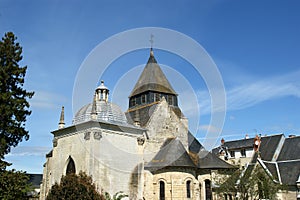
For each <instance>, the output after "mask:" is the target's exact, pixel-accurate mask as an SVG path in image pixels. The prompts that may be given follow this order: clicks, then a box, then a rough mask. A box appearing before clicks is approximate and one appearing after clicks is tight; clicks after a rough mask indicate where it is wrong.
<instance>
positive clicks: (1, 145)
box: [0, 32, 34, 200]
mask: <svg viewBox="0 0 300 200" xmlns="http://www.w3.org/2000/svg"><path fill="white" fill-rule="evenodd" d="M16 39H17V38H16V37H15V35H14V34H13V33H12V32H8V33H6V34H5V36H4V37H3V38H2V40H1V41H0V199H5V200H10V199H27V194H28V192H30V191H31V190H32V189H31V187H30V184H28V179H29V178H28V176H27V175H26V174H25V172H21V171H16V170H14V169H13V170H6V167H7V166H9V165H10V164H9V163H7V162H5V161H4V156H5V154H7V153H9V152H10V149H11V147H15V146H17V145H18V144H19V142H21V141H22V139H23V138H25V140H28V139H29V134H28V131H26V130H25V122H26V117H27V116H28V115H30V113H31V111H29V110H28V109H29V103H28V101H27V100H28V99H30V98H31V97H32V96H33V94H34V93H33V92H27V91H26V90H25V89H23V85H24V78H25V74H26V69H27V67H26V66H24V67H20V66H19V64H18V63H19V62H20V61H21V60H22V47H21V46H20V45H19V43H17V42H16Z"/></svg>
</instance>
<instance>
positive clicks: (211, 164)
mask: <svg viewBox="0 0 300 200" xmlns="http://www.w3.org/2000/svg"><path fill="white" fill-rule="evenodd" d="M198 155H199V161H198V168H200V169H233V168H236V167H235V166H233V165H231V164H229V163H227V162H226V161H224V160H222V159H220V158H219V157H218V156H216V155H215V154H213V153H211V152H209V151H206V150H204V149H202V150H201V151H200V152H199V153H198Z"/></svg>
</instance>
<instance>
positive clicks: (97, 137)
mask: <svg viewBox="0 0 300 200" xmlns="http://www.w3.org/2000/svg"><path fill="white" fill-rule="evenodd" d="M101 138H102V133H101V132H100V131H96V132H94V139H95V140H100V139H101Z"/></svg>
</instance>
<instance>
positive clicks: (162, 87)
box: [129, 48, 177, 97]
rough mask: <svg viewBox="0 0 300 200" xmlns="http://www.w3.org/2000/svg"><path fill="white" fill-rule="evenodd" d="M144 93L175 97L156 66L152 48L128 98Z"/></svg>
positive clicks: (166, 80) (174, 93)
mask: <svg viewBox="0 0 300 200" xmlns="http://www.w3.org/2000/svg"><path fill="white" fill-rule="evenodd" d="M146 91H154V92H159V93H165V94H173V95H177V94H176V92H175V91H174V89H173V88H172V86H171V84H170V83H169V81H168V79H167V78H166V76H165V74H164V73H163V71H162V70H161V68H160V66H159V65H158V64H157V61H156V59H155V57H154V53H153V48H151V49H150V57H149V59H148V62H147V64H146V66H145V68H144V70H143V72H142V74H141V76H140V78H139V79H138V81H137V83H136V84H135V86H134V88H133V90H132V92H131V94H130V96H129V97H133V96H135V95H138V94H141V93H143V92H146Z"/></svg>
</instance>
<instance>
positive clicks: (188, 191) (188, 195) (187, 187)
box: [186, 181, 191, 198]
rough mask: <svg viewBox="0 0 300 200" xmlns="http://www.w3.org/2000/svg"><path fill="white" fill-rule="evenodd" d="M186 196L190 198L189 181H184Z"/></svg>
mask: <svg viewBox="0 0 300 200" xmlns="http://www.w3.org/2000/svg"><path fill="white" fill-rule="evenodd" d="M186 198H191V181H187V182H186Z"/></svg>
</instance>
